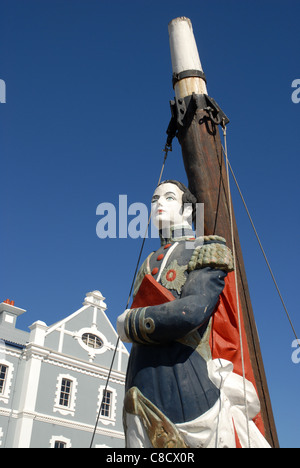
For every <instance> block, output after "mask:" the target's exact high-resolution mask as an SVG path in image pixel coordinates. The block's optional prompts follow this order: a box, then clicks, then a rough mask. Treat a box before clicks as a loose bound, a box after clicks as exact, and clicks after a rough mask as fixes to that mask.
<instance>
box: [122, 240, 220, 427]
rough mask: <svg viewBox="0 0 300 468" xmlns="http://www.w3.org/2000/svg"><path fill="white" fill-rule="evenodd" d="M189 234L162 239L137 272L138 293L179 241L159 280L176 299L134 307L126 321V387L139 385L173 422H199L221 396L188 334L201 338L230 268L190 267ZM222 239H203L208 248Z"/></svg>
mask: <svg viewBox="0 0 300 468" xmlns="http://www.w3.org/2000/svg"><path fill="white" fill-rule="evenodd" d="M184 234H185V235H184V236H182V235H181V236H180V237H179V238H177V239H176V232H174V233H173V238H172V239H171V240H168V241H163V242H162V246H161V247H160V249H158V250H157V251H156V252H154V253H153V254H151V256H150V258H148V259H147V260H146V261H145V262H144V264H143V265H142V267H141V269H140V271H139V273H138V276H137V281H136V282H137V283H138V284H137V286H136V288H135V293H136V292H137V290H138V287H139V283H141V281H142V279H143V276H144V275H145V274H147V272H148V273H149V272H151V274H152V276H153V277H154V278H155V279H156V278H158V275H159V271H160V267H161V263H162V262H163V260H164V257H165V256H166V255H167V253H168V249H171V248H172V246H173V244H174V242H175V241H177V242H178V244H177V246H176V247H175V248H174V250H173V251H172V253H171V254H170V256H169V258H168V260H167V262H166V264H165V265H164V268H163V271H162V273H161V276H160V279H159V283H161V284H163V286H165V287H167V288H168V289H169V290H170V291H171V293H172V294H173V296H174V298H175V300H173V301H171V302H167V303H164V304H160V305H156V306H148V307H141V308H136V309H130V311H129V312H128V314H127V316H126V319H125V332H126V335H127V337H128V338H129V340H130V341H131V342H132V343H133V346H132V350H131V354H130V358H129V363H128V369H127V377H126V391H128V390H129V389H130V388H132V387H137V388H138V389H139V390H140V391H141V393H142V394H143V395H144V396H145V397H146V398H147V399H148V400H150V401H151V402H152V403H153V404H154V405H155V406H156V407H157V408H158V409H159V410H160V411H162V412H163V413H164V415H165V416H167V417H168V418H169V420H170V421H172V422H173V423H174V424H176V423H177V424H178V423H183V422H187V421H192V420H194V419H195V418H197V417H199V416H200V415H202V414H204V413H205V412H206V411H208V410H209V409H210V408H212V406H213V405H214V404H215V403H216V401H217V400H218V398H219V389H218V388H217V387H216V386H215V385H214V384H213V383H212V382H211V380H210V379H209V377H208V372H207V364H206V360H205V359H204V358H203V357H202V356H201V354H199V352H198V351H197V349H196V347H197V346H196V347H195V346H190V345H188V344H187V343H186V342H185V341H186V340H185V338H186V337H187V336H189V334H191V333H192V332H193V333H194V335H195V334H196V337H197V340H198V342H199V343H200V342H201V339H202V337H203V335H204V333H205V331H206V329H207V327H208V324H209V321H210V318H211V316H212V314H213V313H214V311H215V309H216V306H217V304H218V300H219V296H220V294H221V293H222V291H223V288H224V285H225V283H224V280H225V277H226V275H227V272H226V268H224V269H223V268H222V269H219V268H216V267H215V266H212V265H210V264H209V262H208V266H205V265H206V263H205V262H202V264H201V267H200V268H199V266H198V267H196V268H195V269H193V270H192V271H191V269H190V268H188V265H189V263H190V260H191V256H192V254H193V251H194V250H193V248H192V249H191V248H186V247H187V244H186V242H192V240H187V239H190V237H191V235H193V233H186V232H185V233H184ZM215 239H216V240H215ZM220 242H221V243H222V242H223V243H224V244H225V240H224V239H222V238H220V237H217V236H209V237H208V238H204V244H203V247H204V248H207V245H209V244H213V243H220ZM225 248H226V249H227V247H225ZM228 250H229V249H228ZM146 264H148V266H146ZM174 277H176V279H177V281H175V280H174Z"/></svg>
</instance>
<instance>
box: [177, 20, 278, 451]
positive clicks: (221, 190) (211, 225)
mask: <svg viewBox="0 0 300 468" xmlns="http://www.w3.org/2000/svg"><path fill="white" fill-rule="evenodd" d="M169 35H170V46H171V55H172V66H173V84H174V90H175V95H176V104H175V106H174V109H176V119H177V127H176V129H177V137H178V140H179V143H180V145H181V150H182V156H183V161H184V166H185V170H186V174H187V178H188V183H189V188H190V190H191V192H192V193H193V194H194V195H195V196H196V198H197V201H198V202H199V203H204V235H210V234H217V235H220V236H222V237H224V238H225V239H226V241H227V245H228V246H229V247H231V248H232V245H231V244H232V243H231V237H232V236H231V224H230V211H229V196H228V183H227V173H226V165H225V160H224V157H223V153H222V145H221V139H220V133H219V127H218V122H219V121H220V120H221V119H222V118H223V117H224V115H223V114H222V111H220V110H219V109H218V106H216V105H215V102H214V101H213V100H211V99H210V98H206V96H207V90H206V82H205V77H204V74H203V71H202V67H201V64H200V60H199V56H198V58H197V55H198V52H197V46H196V43H195V39H194V35H193V30H192V25H191V23H190V20H188V19H187V18H176V19H175V20H173V21H171V23H170V24H169ZM195 48H196V49H195ZM189 50H191V54H190V56H189V52H188V51H189ZM183 55H184V58H183V59H182V56H183ZM218 119H219V120H218ZM225 121H226V120H225ZM232 220H233V232H234V244H235V251H236V268H237V278H238V291H239V297H240V303H241V309H242V315H243V320H244V326H245V332H246V336H247V343H248V348H249V353H250V359H251V364H252V368H253V373H254V378H255V382H256V386H257V391H258V396H259V399H260V403H261V415H262V419H263V423H264V427H265V436H266V439H267V440H268V442H269V444H270V445H271V446H272V447H274V448H277V447H279V443H278V438H277V431H276V426H275V422H274V417H273V411H272V406H271V401H270V395H269V391H268V385H267V380H266V375H265V371H264V365H263V360H262V355H261V350H260V345H259V339H258V335H257V330H256V324H255V320H254V314H253V310H252V305H251V300H250V295H249V289H248V283H247V277H246V271H245V266H244V261H243V255H242V250H241V245H240V241H239V235H238V229H237V225H236V221H235V217H234V212H233V209H232Z"/></svg>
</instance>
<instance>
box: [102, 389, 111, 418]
mask: <svg viewBox="0 0 300 468" xmlns="http://www.w3.org/2000/svg"><path fill="white" fill-rule="evenodd" d="M111 404H112V392H111V391H110V390H106V391H105V393H104V395H103V396H102V405H101V416H105V417H106V418H109V417H110V415H111Z"/></svg>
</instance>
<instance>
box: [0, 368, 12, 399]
mask: <svg viewBox="0 0 300 468" xmlns="http://www.w3.org/2000/svg"><path fill="white" fill-rule="evenodd" d="M13 371H14V366H13V365H12V363H11V362H8V361H6V360H5V359H2V360H1V361H0V401H3V402H4V403H8V400H9V396H10V387H11V383H12V376H13Z"/></svg>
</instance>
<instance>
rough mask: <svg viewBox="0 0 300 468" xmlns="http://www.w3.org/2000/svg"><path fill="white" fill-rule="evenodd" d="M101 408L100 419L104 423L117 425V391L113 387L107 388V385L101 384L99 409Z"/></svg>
mask: <svg viewBox="0 0 300 468" xmlns="http://www.w3.org/2000/svg"><path fill="white" fill-rule="evenodd" d="M100 405H101V409H100V418H99V420H100V421H101V422H102V423H103V424H104V425H108V424H112V425H113V426H115V424H116V407H117V391H116V390H115V389H114V388H112V387H108V388H107V389H106V390H105V386H104V385H101V387H100V389H99V398H98V408H97V411H99V408H100Z"/></svg>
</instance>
